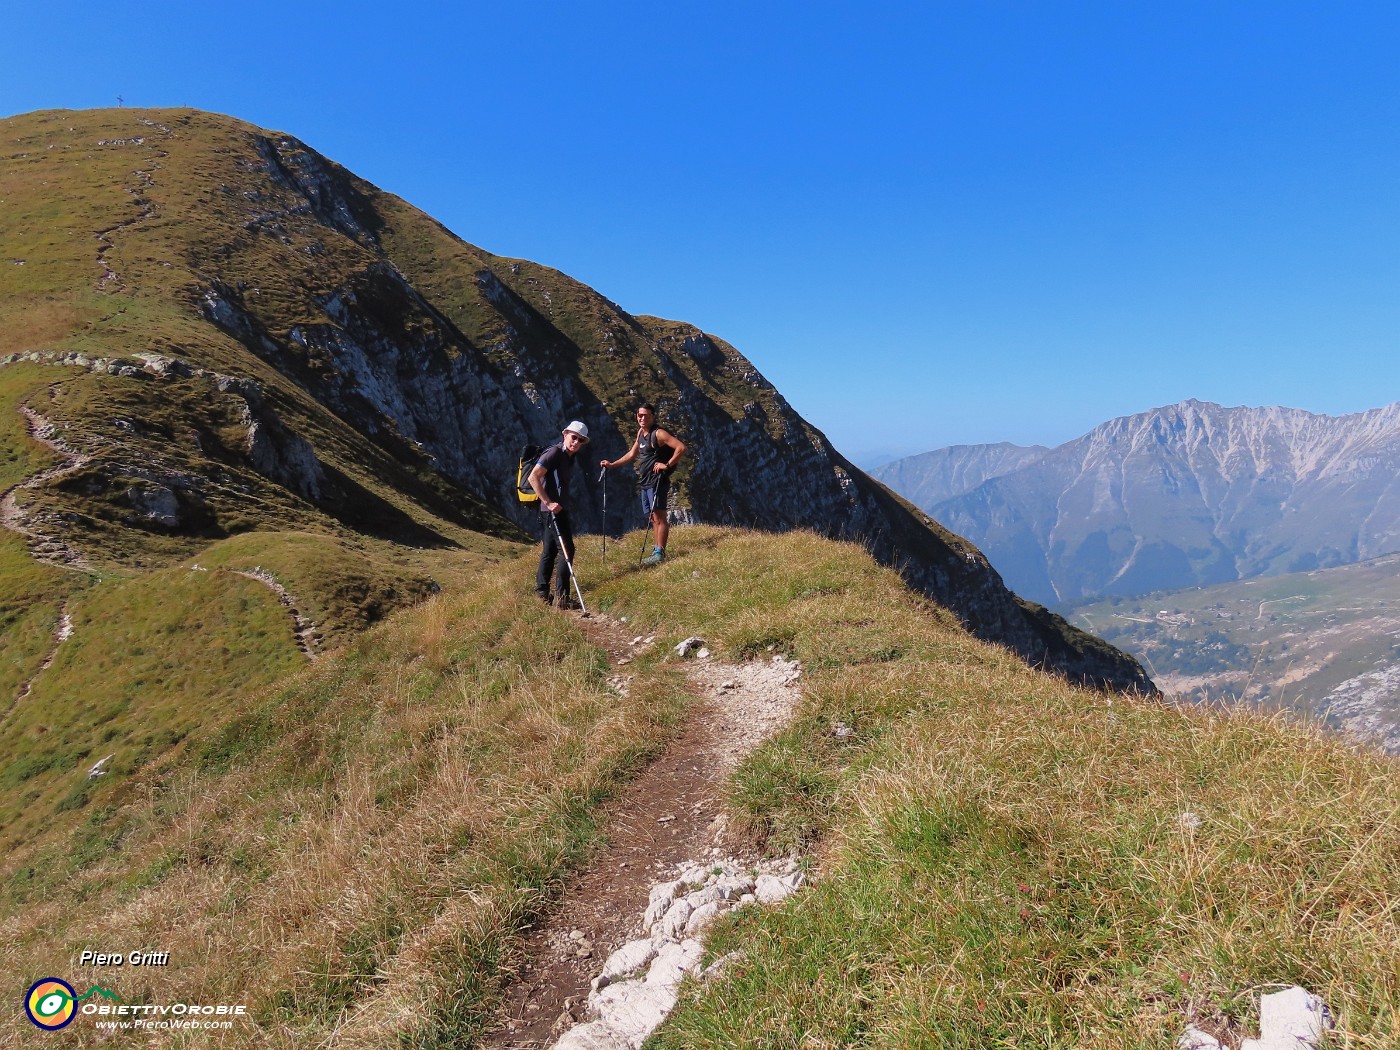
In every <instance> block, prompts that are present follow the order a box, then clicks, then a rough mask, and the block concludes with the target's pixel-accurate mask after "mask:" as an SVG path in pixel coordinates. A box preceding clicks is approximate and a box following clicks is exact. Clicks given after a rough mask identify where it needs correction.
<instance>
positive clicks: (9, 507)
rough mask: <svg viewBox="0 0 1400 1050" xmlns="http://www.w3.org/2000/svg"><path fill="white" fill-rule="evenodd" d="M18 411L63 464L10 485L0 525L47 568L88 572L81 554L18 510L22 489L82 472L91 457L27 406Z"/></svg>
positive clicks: (31, 431) (35, 436)
mask: <svg viewBox="0 0 1400 1050" xmlns="http://www.w3.org/2000/svg"><path fill="white" fill-rule="evenodd" d="M53 391H54V387H53V386H50V387H49V396H50V397H51V398H52V396H53ZM19 411H20V414H21V415H23V416H24V425H25V429H26V430H27V431H28V433H29V436H30V437H31V438H33V439H34V440H35V441H37V442H39V444H41V445H44V446H45V447H47V448H50V449H52V450H53V451H54V452H56V453H58V454H59V455H60V456H62V457H63V459H64V460H65V461H66V462H63V463H60V464H58V465H57V466H54V467H50V468H49V469H48V470H43V471H40V472H39V473H38V474H35V475H34V476H33V477H30V478H27V479H25V480H24V481H22V482H20V483H19V484H18V485H12V486H11V487H10V488H8V489H6V490H5V492H4V495H3V496H0V525H3V526H5V528H7V529H12V530H13V531H15V532H18V533H19V534H20V535H22V536H24V537H25V538H26V539H28V540H29V548H30V553H31V554H32V555H33V557H34V559H35V560H36V561H41V562H44V563H45V564H47V565H56V566H58V567H59V568H63V569H76V570H80V571H87V570H90V569H91V568H92V567H91V566H90V565H89V564H88V562H87V560H86V559H84V558H83V556H82V555H81V554H79V553H78V552H77V551H75V550H73V548H71V547H69V546H68V545H67V544H65V543H63V542H62V541H61V540H59V539H57V538H56V537H54V536H49V535H46V534H44V533H43V532H41V531H40V530H39V529H38V528H37V527H36V526H35V516H34V515H33V514H28V513H26V512H25V511H24V510H22V509H21V508H20V506H19V500H18V496H19V493H20V492H21V490H24V489H37V488H39V487H41V486H43V485H47V484H48V483H49V482H51V481H55V480H57V479H58V478H61V477H63V476H64V475H66V474H72V473H73V472H74V471H77V470H81V469H82V468H83V467H85V466H87V465H88V463H90V462H91V460H92V457H91V456H86V455H83V454H82V453H81V452H78V451H77V450H76V449H74V448H71V447H70V446H68V445H67V444H66V443H65V442H64V441H63V440H62V439H60V438H59V437H58V430H57V428H56V427H55V426H54V425H53V424H52V423H50V422H49V421H48V420H47V419H45V418H44V417H43V416H41V415H40V414H39V413H38V412H36V411H35V410H34V409H33V408H32V407H31V406H30V405H28V404H22V405H20V406H19Z"/></svg>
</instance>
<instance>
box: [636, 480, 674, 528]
mask: <svg viewBox="0 0 1400 1050" xmlns="http://www.w3.org/2000/svg"><path fill="white" fill-rule="evenodd" d="M670 491H671V475H670V474H662V475H661V476H660V477H659V478H657V479H656V484H655V485H649V486H647V487H646V488H644V489H642V514H643V515H644V516H646V517H648V518H649V517H651V514H652V511H656V512H657V513H660V514H665V513H666V494H667V493H668V492H670Z"/></svg>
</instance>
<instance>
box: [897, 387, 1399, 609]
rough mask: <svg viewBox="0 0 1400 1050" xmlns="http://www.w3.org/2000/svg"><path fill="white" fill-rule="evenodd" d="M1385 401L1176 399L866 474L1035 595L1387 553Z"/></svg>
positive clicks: (1067, 599) (1165, 583) (1088, 594)
mask: <svg viewBox="0 0 1400 1050" xmlns="http://www.w3.org/2000/svg"><path fill="white" fill-rule="evenodd" d="M1398 472H1400V403H1395V404H1391V405H1388V406H1386V407H1383V408H1377V409H1373V410H1370V411H1367V412H1360V413H1356V414H1353V415H1347V416H1339V417H1333V416H1325V415H1318V414H1314V413H1311V412H1305V411H1302V410H1300V409H1292V408H1224V407H1222V406H1220V405H1216V404H1211V403H1209V402H1202V401H1195V400H1188V401H1183V402H1182V403H1180V404H1176V405H1169V406H1166V407H1163V408H1156V409H1153V410H1151V411H1149V412H1143V413H1140V414H1138V415H1133V416H1125V417H1122V418H1120V419H1115V420H1112V421H1111V422H1108V423H1104V424H1103V425H1101V426H1098V427H1095V428H1094V429H1093V430H1091V431H1090V432H1089V433H1087V434H1085V435H1084V436H1083V437H1080V438H1077V439H1075V440H1074V441H1070V442H1067V443H1065V444H1063V445H1060V446H1059V447H1057V448H1053V449H1048V450H1046V449H1039V448H1022V447H1018V446H1015V445H1006V444H999V445H967V446H955V447H953V448H947V449H941V450H938V451H935V452H929V453H925V454H923V455H920V456H913V457H909V458H906V459H902V460H897V461H895V462H893V463H889V464H886V465H885V466H883V467H879V468H877V469H875V470H873V471H872V472H871V474H872V476H874V477H875V478H877V479H878V480H880V481H883V482H885V483H886V484H888V485H890V487H891V488H893V489H895V490H896V491H897V492H899V493H901V494H902V495H904V496H905V497H906V498H908V499H910V500H911V501H912V502H914V503H916V504H918V505H919V506H920V507H921V508H923V509H924V510H926V511H927V512H928V513H929V514H930V515H931V516H932V517H933V518H935V519H936V520H938V521H939V522H940V523H942V524H943V525H944V526H946V527H947V528H949V529H952V530H954V531H956V532H958V533H960V534H962V535H964V536H966V537H968V538H969V539H970V540H972V541H973V542H974V543H976V544H977V545H978V546H979V547H981V548H982V550H983V551H984V552H985V553H986V555H987V557H988V558H989V560H990V561H991V562H992V564H993V566H994V567H995V568H996V569H997V570H998V571H999V572H1000V573H1001V574H1002V577H1003V578H1004V579H1005V580H1006V582H1007V583H1008V585H1009V586H1011V587H1012V588H1013V589H1014V590H1015V591H1016V592H1017V593H1019V594H1021V595H1023V596H1025V597H1028V598H1031V599H1033V600H1035V601H1039V602H1042V603H1045V604H1047V605H1052V606H1054V605H1061V604H1069V603H1074V602H1078V601H1083V600H1086V599H1089V598H1093V597H1096V596H1100V595H1138V594H1145V593H1147V592H1150V591H1157V590H1175V589H1179V588H1184V587H1191V586H1200V585H1206V584H1215V583H1223V582H1227V581H1231V580H1237V579H1247V578H1250V577H1254V576H1264V575H1275V574H1279V573H1286V572H1306V571H1310V570H1313V569H1318V568H1325V567H1328V566H1334V565H1345V564H1350V563H1352V562H1356V561H1360V560H1363V559H1367V558H1375V557H1379V556H1380V555H1383V554H1389V553H1392V552H1395V551H1400V480H1397V473H1398Z"/></svg>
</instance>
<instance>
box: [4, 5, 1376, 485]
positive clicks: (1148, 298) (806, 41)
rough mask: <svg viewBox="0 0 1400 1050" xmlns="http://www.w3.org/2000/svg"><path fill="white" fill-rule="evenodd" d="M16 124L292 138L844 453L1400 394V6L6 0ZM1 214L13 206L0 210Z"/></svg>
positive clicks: (1345, 408)
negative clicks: (225, 116)
mask: <svg viewBox="0 0 1400 1050" xmlns="http://www.w3.org/2000/svg"><path fill="white" fill-rule="evenodd" d="M4 22H5V24H4V30H3V32H2V33H0V115H8V114H13V113H20V112H25V111H28V110H34V109H47V108H53V107H75V108H76V107H92V106H109V105H114V104H115V103H116V100H117V96H118V95H121V96H123V97H124V99H125V101H126V104H127V105H133V106H165V105H190V106H197V107H199V108H202V109H209V110H215V111H219V112H223V113H229V114H232V115H234V116H238V117H241V118H243V119H246V120H249V121H252V122H254V123H256V124H260V125H263V126H265V127H270V128H274V129H277V130H281V131H286V132H290V133H292V134H294V135H296V136H298V137H299V138H301V139H303V140H304V141H306V142H307V143H308V144H309V145H311V146H312V147H314V148H316V149H318V150H320V151H321V152H323V153H325V154H327V155H328V156H330V157H332V158H334V159H335V160H337V161H339V162H341V163H342V164H344V165H346V166H347V167H349V168H350V169H352V170H353V171H355V172H356V173H358V174H359V175H361V176H363V177H365V178H367V179H369V180H370V181H372V182H374V183H376V184H378V185H380V186H382V187H384V188H385V189H388V190H391V191H393V192H395V193H397V194H399V195H400V196H402V197H404V198H406V199H407V200H409V201H411V202H412V203H414V204H416V205H418V206H419V207H420V208H422V209H423V210H425V211H427V212H429V213H430V214H432V215H433V216H435V217H437V218H438V219H440V220H441V221H442V222H443V223H444V224H446V225H447V226H448V227H449V228H451V229H452V230H453V231H455V232H456V233H458V234H459V235H461V236H462V237H463V238H465V239H466V240H468V241H471V242H472V243H474V244H477V245H480V246H481V247H483V248H485V249H487V250H489V251H492V252H496V253H498V254H502V255H511V256H520V257H524V258H529V259H533V260H536V261H538V262H542V263H546V264H548V265H551V266H554V267H557V268H558V269H561V270H563V271H564V272H566V273H569V274H571V275H572V276H574V277H576V278H578V279H579V280H582V281H584V282H585V283H587V284H589V285H592V286H593V287H595V288H597V289H598V290H599V291H601V292H602V293H603V294H605V295H607V296H608V297H609V298H611V299H613V300H614V301H616V302H618V303H619V304H620V305H622V306H623V307H624V308H625V309H627V310H629V311H632V312H634V313H650V314H659V315H661V316H665V317H673V318H679V319H683V320H687V321H690V322H693V323H695V324H697V325H699V326H700V327H702V328H704V329H705V330H707V331H709V332H713V333H714V334H716V335H719V336H721V337H722V338H724V339H727V340H729V341H730V342H732V343H734V344H735V345H736V346H737V347H738V348H739V349H740V350H741V351H743V352H744V353H745V354H746V355H747V356H748V357H749V358H750V359H752V360H753V362H754V363H755V364H756V365H757V366H758V367H759V368H760V369H761V370H762V371H763V372H764V373H765V374H766V375H767V376H768V377H769V378H770V379H772V380H773V381H774V382H775V383H776V384H777V386H778V388H779V389H780V390H782V391H783V392H784V393H785V394H786V395H787V397H788V399H789V401H791V402H792V404H793V405H794V406H795V407H796V408H797V409H798V410H799V411H800V412H802V413H803V414H804V415H805V416H807V418H808V419H810V420H811V421H812V422H814V423H815V424H816V425H817V426H819V427H820V428H821V429H823V430H824V431H826V433H827V434H828V436H830V437H831V438H832V440H833V441H834V442H835V443H836V444H837V446H838V447H839V448H841V449H842V450H843V451H845V452H846V453H847V454H848V455H850V456H852V457H853V458H855V459H856V460H857V462H868V461H869V460H870V459H871V458H872V456H873V455H874V454H876V453H878V452H880V451H888V452H899V453H913V452H919V451H924V450H927V449H931V448H936V447H939V446H942V445H948V444H958V443H968V442H982V441H997V440H1010V441H1016V442H1021V443H1026V444H1029V443H1034V442H1039V443H1044V444H1057V443H1059V442H1061V441H1065V440H1068V439H1070V438H1072V437H1075V436H1077V435H1079V434H1081V433H1083V432H1084V431H1086V430H1088V429H1089V428H1091V427H1092V426H1094V425H1096V424H1097V423H1100V422H1103V421H1104V420H1107V419H1110V418H1113V417H1115V416H1119V415H1125V414H1128V413H1132V412H1137V411H1142V410H1144V409H1147V408H1151V407H1154V406H1156V405H1161V404H1168V403H1171V402H1174V401H1178V400H1181V399H1184V398H1187V397H1196V398H1200V399H1202V400H1208V401H1219V402H1221V403H1224V404H1231V405H1233V404H1248V405H1267V404H1282V405H1289V406H1294V407H1299V408H1306V409H1310V410H1313V411H1318V412H1328V413H1343V412H1351V411H1358V410H1361V409H1364V408H1368V407H1374V406H1378V405H1381V404H1385V403H1388V402H1390V401H1394V400H1400V296H1397V290H1400V281H1398V280H1397V278H1400V58H1398V57H1397V56H1400V6H1397V5H1396V4H1394V3H1392V2H1387V3H1347V2H1345V0H1339V2H1335V0H1334V2H1331V3H1326V4H1324V3H1319V2H1314V3H1306V4H1304V3H1293V2H1289V0H1278V2H1272V3H1263V2H1258V3H1231V2H1229V0H1214V2H1199V3H1198V2H1193V0H1185V2H1183V0H1173V2H1170V3H1168V2H1160V0H1159V2H1152V3H1135V2H1131V0H1103V2H1081V3H1070V2H1039V3H1031V2H1023V3H1005V2H996V0H986V2H981V0H959V2H956V3H954V2H940V0H928V2H925V3H917V4H915V3H908V4H905V3H898V4H879V3H875V4H873V5H857V4H852V3H840V4H835V3H826V2H823V0H808V2H805V3H800V4H799V3H766V2H763V0H754V2H750V3H742V4H739V3H731V2H728V0H707V2H705V3H693V2H689V0H681V2H671V3H656V2H650V3H645V4H643V3H590V2H586V0H579V2H575V3H552V2H551V3H531V2H528V0H516V2H500V3H480V2H477V3H466V2H455V3H414V2H412V0H408V2H402V3H398V4H392V3H385V4H374V5H361V4H355V3H335V4H332V3H323V2H316V3H296V2H294V0H281V2H278V3H272V2H267V0H249V2H242V3H239V4H213V3H200V2H194V0H184V2H182V3H169V2H165V0H159V2H145V3H140V4H115V3H107V4H102V5H99V4H97V3H93V2H92V0H82V2H80V3H79V2H73V0H50V2H46V3H42V4H24V5H11V9H9V10H7V11H6V14H5V19H4ZM2 220H3V217H2V216H0V221H2Z"/></svg>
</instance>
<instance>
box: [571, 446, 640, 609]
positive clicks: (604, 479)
mask: <svg viewBox="0 0 1400 1050" xmlns="http://www.w3.org/2000/svg"><path fill="white" fill-rule="evenodd" d="M598 480H599V481H600V482H601V483H602V485H603V561H607V560H608V468H607V467H603V468H602V470H600V471H599V472H598ZM549 520H550V522H551V523H552V524H553V525H554V538H555V539H557V540H558V541H559V553H560V555H562V556H563V558H564V567H565V568H566V569H568V570H569V579H571V580H573V581H574V593H575V594H576V595H578V607H579V609H580V610H582V615H583V617H584V618H585V619H587V618H588V617H589V616H591V615H592V614H591V613H590V612H589V611H588V605H587V604H586V603H585V602H584V600H583V588H582V587H580V586H579V584H578V574H577V573H576V572H574V563H573V561H572V560H571V559H570V558H569V550H568V548H567V547H565V546H564V534H563V532H561V531H560V529H559V519H558V518H557V517H556V516H555V515H554V512H553V511H551V512H550V515H549ZM646 550H647V532H646V523H645V522H643V523H642V549H641V551H640V552H639V553H638V554H637V564H638V565H640V564H641V563H642V558H643V557H644V556H645V555H646Z"/></svg>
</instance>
